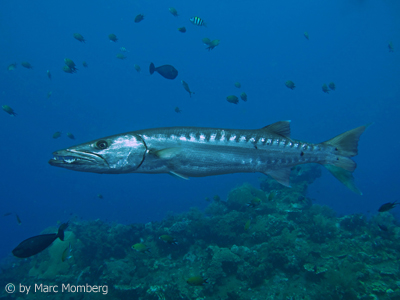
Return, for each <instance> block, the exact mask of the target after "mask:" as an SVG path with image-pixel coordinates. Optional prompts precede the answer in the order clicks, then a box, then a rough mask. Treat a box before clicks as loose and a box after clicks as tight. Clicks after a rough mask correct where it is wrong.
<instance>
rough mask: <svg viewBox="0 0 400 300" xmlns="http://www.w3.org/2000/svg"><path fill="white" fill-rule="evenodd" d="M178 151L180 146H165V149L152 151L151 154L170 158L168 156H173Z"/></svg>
mask: <svg viewBox="0 0 400 300" xmlns="http://www.w3.org/2000/svg"><path fill="white" fill-rule="evenodd" d="M180 151H181V148H179V147H171V148H165V149H161V150H158V151H155V152H153V154H154V155H155V156H157V157H158V158H161V159H170V158H173V157H174V156H176V155H178V154H179V152H180Z"/></svg>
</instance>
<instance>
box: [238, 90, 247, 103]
mask: <svg viewBox="0 0 400 300" xmlns="http://www.w3.org/2000/svg"><path fill="white" fill-rule="evenodd" d="M240 99H242V100H243V101H244V102H246V101H247V94H246V93H245V92H243V93H241V94H240Z"/></svg>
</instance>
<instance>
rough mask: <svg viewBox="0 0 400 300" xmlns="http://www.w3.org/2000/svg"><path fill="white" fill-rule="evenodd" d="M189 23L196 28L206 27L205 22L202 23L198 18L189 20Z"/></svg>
mask: <svg viewBox="0 0 400 300" xmlns="http://www.w3.org/2000/svg"><path fill="white" fill-rule="evenodd" d="M190 22H192V23H193V24H194V25H197V26H204V27H207V24H206V22H204V21H203V20H202V19H201V18H199V17H193V18H190Z"/></svg>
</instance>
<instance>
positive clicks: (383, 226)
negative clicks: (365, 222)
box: [378, 224, 389, 231]
mask: <svg viewBox="0 0 400 300" xmlns="http://www.w3.org/2000/svg"><path fill="white" fill-rule="evenodd" d="M378 227H379V228H380V229H381V230H382V231H389V228H387V226H386V225H383V224H378Z"/></svg>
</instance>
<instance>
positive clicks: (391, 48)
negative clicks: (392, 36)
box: [388, 42, 394, 52]
mask: <svg viewBox="0 0 400 300" xmlns="http://www.w3.org/2000/svg"><path fill="white" fill-rule="evenodd" d="M388 48H389V52H394V47H393V43H392V42H389V44H388Z"/></svg>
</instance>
